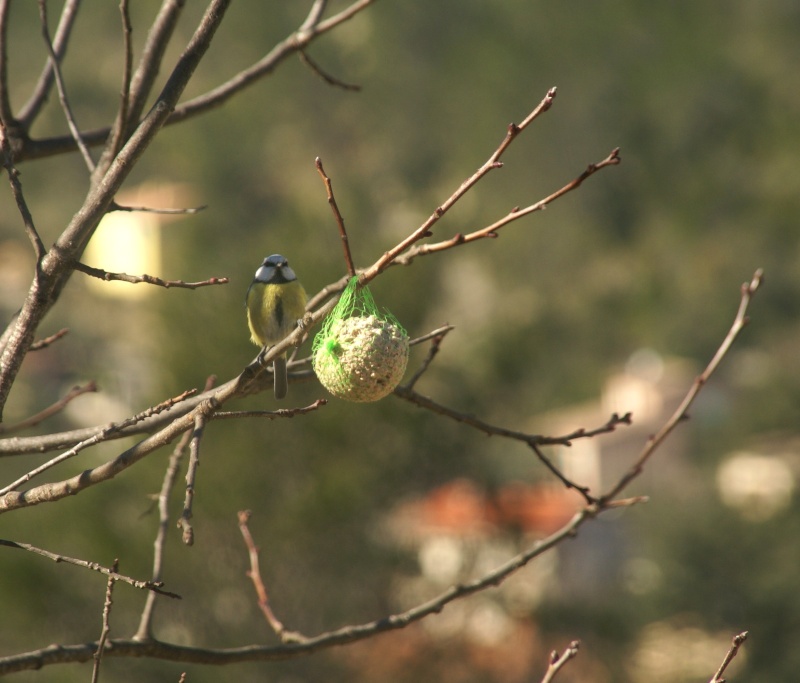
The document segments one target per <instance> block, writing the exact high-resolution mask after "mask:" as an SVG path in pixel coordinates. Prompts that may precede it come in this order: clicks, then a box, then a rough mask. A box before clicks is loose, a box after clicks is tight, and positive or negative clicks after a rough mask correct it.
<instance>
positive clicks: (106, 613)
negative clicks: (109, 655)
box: [92, 560, 119, 683]
mask: <svg viewBox="0 0 800 683" xmlns="http://www.w3.org/2000/svg"><path fill="white" fill-rule="evenodd" d="M111 568H112V569H113V570H114V572H116V571H117V569H119V560H114V563H113V564H112V565H111ZM114 583H115V579H114V577H113V576H109V577H108V584H107V585H106V599H105V602H104V603H103V628H102V629H101V631H100V640H98V641H97V651H96V652H95V653H94V667H93V668H92V683H98V681H99V680H100V661H101V660H102V659H103V652H104V651H105V649H106V640H108V635H109V634H110V633H111V606H112V605H113V604H114V601H113V600H112V593H113V592H114Z"/></svg>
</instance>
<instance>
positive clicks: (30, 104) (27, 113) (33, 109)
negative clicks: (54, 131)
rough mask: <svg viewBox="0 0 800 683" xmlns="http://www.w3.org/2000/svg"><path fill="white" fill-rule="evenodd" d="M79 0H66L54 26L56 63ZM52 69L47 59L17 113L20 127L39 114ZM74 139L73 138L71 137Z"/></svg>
mask: <svg viewBox="0 0 800 683" xmlns="http://www.w3.org/2000/svg"><path fill="white" fill-rule="evenodd" d="M80 4H81V0H67V2H65V3H64V7H63V9H62V10H61V18H60V19H59V21H58V28H56V35H55V38H54V39H53V42H52V43H51V45H52V53H53V54H55V57H56V63H59V64H60V63H61V60H62V59H63V58H64V54H65V53H66V51H67V44H68V43H69V37H70V34H71V32H72V27H73V26H74V24H75V20H76V19H77V17H78V8H79V7H80ZM53 78H54V69H53V62H52V61H51V60H50V59H48V60H47V62H46V63H45V66H44V69H43V70H42V74H41V76H39V80H38V82H37V83H36V86H35V87H34V89H33V93H32V95H31V97H30V99H29V100H28V101H27V102H26V103H25V104H24V105H23V107H22V109H21V110H20V113H19V122H20V125H21V126H22V128H23V129H24V130H26V131H28V130H30V128H31V126H32V125H33V122H34V121H35V120H36V117H37V116H38V115H39V112H40V111H41V109H42V107H43V106H44V104H45V102H47V98H48V96H49V95H50V90H51V88H52V87H53ZM72 139H73V140H75V138H74V137H73V138H72Z"/></svg>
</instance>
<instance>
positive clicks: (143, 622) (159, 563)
mask: <svg viewBox="0 0 800 683" xmlns="http://www.w3.org/2000/svg"><path fill="white" fill-rule="evenodd" d="M190 438H191V432H186V433H185V434H184V435H183V436H182V437H181V439H180V441H178V444H177V445H176V446H175V448H174V449H173V451H172V455H170V458H169V464H168V465H167V470H166V472H165V473H164V480H163V481H162V483H161V490H160V491H159V493H158V531H157V532H156V539H155V541H154V542H153V576H152V579H151V580H152V581H161V577H162V572H163V567H164V548H165V545H166V541H167V534H168V531H169V496H170V493H171V492H172V490H173V488H174V487H175V482H176V481H177V479H178V469H179V468H180V464H181V460H183V457H184V455H185V453H186V448H187V446H188V445H189V439H190ZM155 607H156V596H155V595H154V594H148V596H147V600H146V601H145V603H144V608H143V609H142V616H141V617H140V618H139V628H138V629H137V630H136V635H135V636H134V638H135V639H136V640H150V639H151V638H152V637H153V614H154V612H155Z"/></svg>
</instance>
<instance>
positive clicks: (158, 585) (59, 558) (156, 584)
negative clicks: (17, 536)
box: [0, 538, 181, 599]
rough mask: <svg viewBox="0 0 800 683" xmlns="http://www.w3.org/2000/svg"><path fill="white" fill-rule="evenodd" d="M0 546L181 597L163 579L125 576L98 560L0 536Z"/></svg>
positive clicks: (145, 588) (170, 595) (159, 592)
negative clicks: (170, 589) (168, 588)
mask: <svg viewBox="0 0 800 683" xmlns="http://www.w3.org/2000/svg"><path fill="white" fill-rule="evenodd" d="M0 546H3V547H5V548H14V549H16V550H27V551H28V552H31V553H35V554H37V555H41V556H42V557H46V558H47V559H49V560H53V562H63V563H64V564H71V565H74V566H76V567H83V568H84V569H89V570H91V571H93V572H98V573H99V574H104V575H105V576H108V577H112V578H113V579H114V580H115V581H122V582H123V583H127V584H130V585H131V586H133V587H134V588H140V589H142V590H148V591H154V592H156V593H158V594H159V595H166V596H167V597H169V598H178V599H180V597H181V596H180V595H178V594H177V593H170V592H169V591H165V590H163V588H162V587H163V585H164V583H163V582H162V581H140V580H138V579H133V578H131V577H130V576H125V574H120V573H118V572H117V571H116V570H115V569H110V568H108V567H104V566H103V565H101V564H98V563H97V562H89V561H87V560H79V559H76V558H74V557H67V556H66V555H61V554H58V553H51V552H49V551H47V550H42V549H41V548H37V547H36V546H32V545H30V544H29V543H17V542H16V541H7V540H5V539H3V538H0Z"/></svg>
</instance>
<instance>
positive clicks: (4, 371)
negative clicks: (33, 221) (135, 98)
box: [0, 0, 231, 421]
mask: <svg viewBox="0 0 800 683" xmlns="http://www.w3.org/2000/svg"><path fill="white" fill-rule="evenodd" d="M230 2H231V0H209V3H208V5H207V7H206V9H205V12H204V13H203V16H202V18H201V19H200V22H199V24H198V26H197V28H196V29H195V31H194V33H193V34H192V37H191V38H190V39H189V42H188V43H187V45H186V47H185V49H184V50H183V52H182V53H181V55H180V57H179V58H178V60H177V62H176V64H175V68H174V69H173V70H172V72H171V73H170V74H169V76H168V77H167V79H166V83H165V84H164V87H163V88H162V89H161V92H160V93H159V95H158V97H157V98H156V99H155V102H154V104H153V106H152V107H151V108H150V109H149V111H148V113H147V115H146V116H145V117H144V119H142V121H141V123H139V124H138V125H137V126H136V127H135V129H134V131H133V133H132V134H131V136H130V138H129V139H128V141H127V142H126V143H125V145H124V147H123V148H122V149H121V150H120V151H119V153H118V154H117V155H116V156H115V157H114V158H113V159H109V160H107V161H103V163H101V164H100V165H98V168H97V171H98V172H97V173H96V174H95V175H99V176H102V178H100V179H97V178H94V179H93V182H92V184H91V187H90V189H89V192H88V194H87V196H86V199H85V200H84V202H83V205H82V206H81V208H80V209H79V210H78V211H77V212H76V213H75V214H74V215H73V217H72V219H71V220H70V223H69V225H68V226H67V227H66V228H65V229H64V230H63V231H62V232H61V234H60V235H59V237H58V238H57V239H56V241H55V243H54V244H53V246H52V248H51V249H50V250H49V251H48V253H47V256H46V257H45V258H43V259H42V262H41V269H42V273H43V277H40V278H37V279H35V280H34V282H33V283H32V285H31V288H30V289H29V290H28V295H27V296H26V298H25V301H24V303H23V305H22V308H21V309H20V312H19V315H18V316H17V317H16V319H15V321H14V328H13V332H12V333H11V334H9V335H8V336H7V337H4V340H5V345H4V347H3V348H2V353H1V354H0V421H2V413H3V410H4V408H5V404H6V402H7V400H8V396H9V393H10V391H11V387H12V386H13V384H14V382H15V380H16V377H17V374H18V373H19V371H20V368H21V366H22V362H23V361H24V359H25V356H26V355H27V352H28V350H29V348H30V345H31V343H33V340H34V335H35V332H36V329H37V328H38V326H39V324H40V323H41V321H42V320H43V318H44V316H45V315H46V314H47V313H48V312H49V311H50V309H51V308H52V307H53V306H54V305H55V304H56V302H57V301H58V300H59V297H60V295H61V293H62V291H63V289H64V287H65V286H66V284H67V282H68V281H69V279H70V277H72V274H73V271H74V264H75V263H76V262H77V261H79V260H80V257H81V255H82V253H83V250H84V248H85V246H86V244H87V243H88V241H89V239H90V238H91V236H92V235H93V233H94V231H95V229H96V228H97V226H98V224H99V223H100V220H101V219H102V218H103V216H105V214H106V212H107V210H108V208H109V206H110V205H111V203H112V201H113V199H114V197H115V195H116V194H117V192H118V191H119V188H120V187H121V186H122V184H123V182H124V181H125V180H126V179H127V178H128V176H129V174H130V172H131V171H132V169H133V168H134V167H135V166H136V163H137V161H138V160H139V158H140V157H141V155H142V154H143V153H144V151H145V150H146V149H147V147H148V146H149V145H150V143H151V142H152V141H153V139H154V138H155V136H156V135H157V134H158V132H159V131H160V130H161V129H162V128H163V126H164V124H165V122H166V120H167V119H168V118H169V116H170V114H171V113H172V112H173V111H174V108H175V105H176V104H177V102H178V100H179V99H180V97H181V95H182V94H183V92H184V90H185V88H186V86H187V84H188V82H189V80H190V79H191V77H192V75H193V74H194V72H195V70H196V68H197V65H198V64H199V63H200V61H201V60H202V58H203V56H204V55H205V53H206V51H207V50H208V48H209V46H210V44H211V41H212V39H213V38H214V35H215V34H216V31H217V29H218V28H219V26H220V24H221V22H222V20H223V18H224V16H225V12H226V10H227V9H228V7H229V6H230ZM171 4H176V5H177V4H181V3H171Z"/></svg>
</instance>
